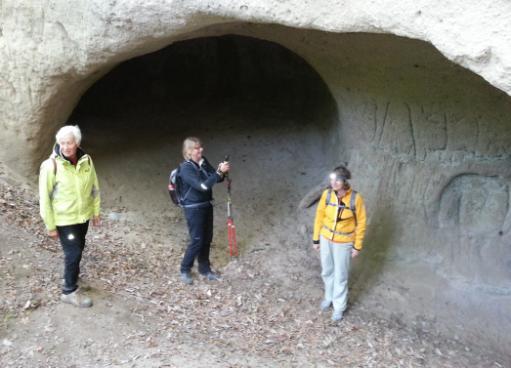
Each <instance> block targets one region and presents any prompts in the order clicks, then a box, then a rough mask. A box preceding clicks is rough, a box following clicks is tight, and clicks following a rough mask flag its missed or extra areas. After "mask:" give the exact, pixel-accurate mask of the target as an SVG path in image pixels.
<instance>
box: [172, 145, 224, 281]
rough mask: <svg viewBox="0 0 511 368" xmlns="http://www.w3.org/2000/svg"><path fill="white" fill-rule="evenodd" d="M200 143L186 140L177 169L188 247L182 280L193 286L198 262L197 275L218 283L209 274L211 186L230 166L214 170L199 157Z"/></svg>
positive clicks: (212, 275) (200, 155)
mask: <svg viewBox="0 0 511 368" xmlns="http://www.w3.org/2000/svg"><path fill="white" fill-rule="evenodd" d="M203 150H204V149H203V147H202V143H201V141H200V139H198V138H196V137H188V138H186V139H185V140H184V142H183V157H184V159H185V161H184V162H183V163H181V164H180V166H179V175H178V180H179V181H180V185H179V187H180V193H181V196H182V197H181V207H183V209H184V214H185V217H186V223H187V225H188V232H189V233H190V243H189V244H188V247H187V249H186V252H185V255H184V257H183V260H182V262H181V280H182V281H183V282H184V283H185V284H188V285H191V284H192V283H193V280H192V276H191V273H190V271H191V269H192V267H193V263H194V261H195V259H196V258H197V261H198V263H199V273H200V274H201V275H203V276H205V277H206V278H207V279H208V280H210V281H217V280H219V276H218V275H217V274H216V273H214V272H213V271H212V270H211V264H210V261H209V252H210V248H211V241H212V240H213V205H212V203H211V202H212V200H213V185H215V184H216V183H220V182H222V181H223V180H224V178H225V175H226V174H227V173H228V172H229V169H230V164H229V163H228V162H221V163H220V164H219V165H218V168H217V169H216V170H215V169H214V168H213V166H211V164H210V163H209V162H208V160H207V159H206V158H205V157H203V156H202V152H203Z"/></svg>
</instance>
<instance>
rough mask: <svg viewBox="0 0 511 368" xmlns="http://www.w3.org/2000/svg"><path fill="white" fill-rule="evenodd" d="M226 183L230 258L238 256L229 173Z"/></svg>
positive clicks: (227, 157) (226, 158) (226, 157)
mask: <svg viewBox="0 0 511 368" xmlns="http://www.w3.org/2000/svg"><path fill="white" fill-rule="evenodd" d="M225 161H229V156H225ZM225 180H226V181H227V241H228V243H229V255H230V256H231V257H237V256H238V245H237V243H236V225H234V219H233V217H232V201H231V183H232V180H231V178H230V177H229V173H227V174H225Z"/></svg>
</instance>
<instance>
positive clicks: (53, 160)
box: [50, 155, 57, 176]
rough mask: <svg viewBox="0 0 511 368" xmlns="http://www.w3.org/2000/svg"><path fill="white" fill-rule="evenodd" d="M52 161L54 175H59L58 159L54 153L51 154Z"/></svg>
mask: <svg viewBox="0 0 511 368" xmlns="http://www.w3.org/2000/svg"><path fill="white" fill-rule="evenodd" d="M50 160H51V163H52V164H53V175H55V176H57V161H56V160H55V157H53V155H51V156H50Z"/></svg>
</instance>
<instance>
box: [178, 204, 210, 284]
mask: <svg viewBox="0 0 511 368" xmlns="http://www.w3.org/2000/svg"><path fill="white" fill-rule="evenodd" d="M184 212H185V217H186V223H187V224H188V232H189V233H190V244H188V248H187V249H186V252H185V255H184V257H183V261H182V262H181V272H190V270H191V269H192V267H193V262H194V261H195V258H197V261H198V262H199V273H201V274H203V275H205V274H207V273H208V272H210V271H211V266H210V262H209V251H210V249H211V241H212V240H213V206H212V205H210V204H208V205H207V206H205V207H201V208H185V209H184Z"/></svg>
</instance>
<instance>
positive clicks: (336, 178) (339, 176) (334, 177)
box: [329, 172, 346, 182]
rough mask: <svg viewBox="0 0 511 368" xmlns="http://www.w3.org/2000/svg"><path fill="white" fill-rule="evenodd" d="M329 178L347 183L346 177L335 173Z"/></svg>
mask: <svg viewBox="0 0 511 368" xmlns="http://www.w3.org/2000/svg"><path fill="white" fill-rule="evenodd" d="M329 178H330V180H335V181H342V182H346V178H345V177H344V176H341V175H338V174H337V173H335V172H333V173H330V175H329Z"/></svg>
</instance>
